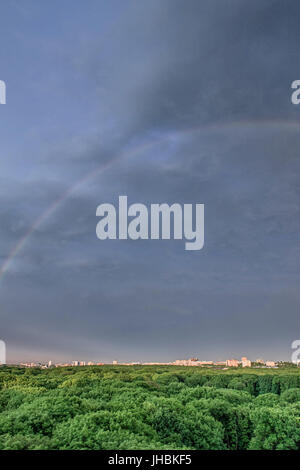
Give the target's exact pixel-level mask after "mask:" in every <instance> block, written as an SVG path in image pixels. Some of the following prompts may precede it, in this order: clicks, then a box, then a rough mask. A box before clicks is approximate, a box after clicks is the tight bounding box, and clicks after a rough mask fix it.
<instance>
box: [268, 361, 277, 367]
mask: <svg viewBox="0 0 300 470" xmlns="http://www.w3.org/2000/svg"><path fill="white" fill-rule="evenodd" d="M266 366H267V367H275V366H276V363H275V362H274V361H266Z"/></svg>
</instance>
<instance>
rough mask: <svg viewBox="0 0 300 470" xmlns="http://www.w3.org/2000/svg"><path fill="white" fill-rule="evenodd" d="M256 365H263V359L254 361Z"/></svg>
mask: <svg viewBox="0 0 300 470" xmlns="http://www.w3.org/2000/svg"><path fill="white" fill-rule="evenodd" d="M255 362H256V363H257V364H264V363H265V361H264V360H263V359H256V361H255Z"/></svg>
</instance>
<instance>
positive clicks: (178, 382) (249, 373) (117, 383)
mask: <svg viewBox="0 0 300 470" xmlns="http://www.w3.org/2000/svg"><path fill="white" fill-rule="evenodd" d="M299 448H300V370H299V369H298V368H296V369H289V368H284V367H283V368H281V369H278V370H259V369H257V370H256V369H255V370H251V369H248V370H242V369H236V370H227V371H222V370H213V369H211V370H210V369H205V368H198V367H175V366H169V367H168V366H166V367H163V366H160V367H156V366H98V367H96V366H95V367H94V366H90V367H74V368H73V367H64V368H52V369H46V370H41V369H22V368H17V367H3V368H1V369H0V449H113V450H118V449H232V450H235V449H278V450H280V449H294V450H297V449H299Z"/></svg>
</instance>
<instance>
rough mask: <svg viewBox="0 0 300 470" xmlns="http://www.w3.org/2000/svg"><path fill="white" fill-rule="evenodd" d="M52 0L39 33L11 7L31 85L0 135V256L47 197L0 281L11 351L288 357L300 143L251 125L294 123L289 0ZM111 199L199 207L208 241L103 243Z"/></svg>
mask: <svg viewBox="0 0 300 470" xmlns="http://www.w3.org/2000/svg"><path fill="white" fill-rule="evenodd" d="M65 2H66V3H65V7H61V6H60V4H58V3H56V2H54V5H53V7H51V8H49V7H47V9H48V11H47V13H48V14H49V15H50V18H51V21H50V23H49V22H48V23H47V24H48V26H47V28H49V29H46V31H43V30H42V29H39V26H38V22H41V24H42V23H43V21H44V16H43V11H42V10H40V9H35V7H34V3H32V2H31V3H29V6H28V8H29V9H30V8H31V9H33V12H34V15H33V16H32V15H31V16H26V15H24V14H23V13H22V14H21V13H20V15H21V19H18V21H21V24H20V25H19V30H20V31H21V36H22V37H23V43H24V44H25V46H24V54H25V56H26V57H27V58H28V60H29V62H30V64H31V67H32V69H31V70H32V72H31V77H34V83H35V84H36V87H35V88H32V95H31V98H32V102H31V106H30V108H29V109H30V112H29V116H28V118H27V121H28V122H27V123H26V124H27V126H26V128H28V133H27V134H26V133H25V134H24V136H23V135H20V136H19V139H18V141H17V143H15V142H14V141H13V139H12V138H11V137H9V135H10V134H9V132H8V134H7V135H8V137H6V140H4V143H5V146H6V147H7V148H8V149H9V151H10V154H11V155H12V158H10V160H9V161H6V162H5V167H4V171H3V176H2V179H3V185H1V187H0V194H1V201H2V203H1V208H0V222H1V224H0V236H1V238H0V257H1V259H2V260H4V259H6V257H7V255H8V253H9V252H10V250H11V249H12V247H13V246H14V244H15V243H17V241H18V240H19V239H22V238H23V237H24V235H26V233H27V232H28V230H29V229H30V227H31V226H32V225H33V224H34V222H35V221H36V220H37V218H39V217H40V216H41V215H42V214H44V213H45V210H47V208H49V207H51V205H53V203H55V201H58V200H60V199H61V202H60V203H59V204H57V208H55V210H53V211H52V212H51V213H50V215H49V217H47V218H46V219H45V220H43V222H42V223H41V224H39V225H38V226H37V228H36V230H35V231H34V232H33V234H32V235H31V236H30V238H29V239H28V240H27V242H26V244H25V245H24V247H23V249H22V250H21V251H20V252H19V253H18V254H17V256H16V257H15V258H14V259H13V260H12V262H11V264H10V267H9V270H8V272H7V274H6V277H5V278H4V279H3V280H2V289H1V302H0V307H1V312H2V327H3V333H2V336H3V337H4V338H5V339H6V340H7V343H8V345H10V344H11V345H13V346H11V347H13V348H14V350H15V352H12V353H11V355H12V358H14V357H17V355H19V356H20V354H25V355H26V357H29V356H30V355H31V357H32V358H33V356H37V355H39V356H40V357H41V358H46V357H49V356H52V357H53V358H54V359H58V358H59V357H60V358H63V357H65V358H67V359H71V358H73V359H75V358H78V357H79V356H80V357H81V358H82V359H104V360H105V359H107V360H108V359H109V360H111V359H113V358H116V357H119V359H124V360H127V359H148V360H150V359H153V360H164V359H168V360H171V359H175V358H176V357H178V356H186V355H194V354H201V355H204V356H205V357H204V358H206V359H207V358H209V357H211V358H215V359H216V358H217V357H220V356H221V357H220V358H223V357H224V356H226V355H233V354H237V355H238V354H241V353H249V354H256V352H257V355H261V354H263V353H265V354H269V353H273V355H275V356H276V357H277V356H278V355H279V356H280V355H282V356H285V357H287V354H288V352H287V348H288V345H289V343H290V342H291V341H292V340H293V339H295V338H294V335H295V334H296V333H295V332H296V331H297V328H298V327H299V323H298V320H297V318H298V313H297V308H298V306H299V296H298V293H297V280H298V279H299V272H298V266H299V250H298V248H297V237H298V233H299V228H300V227H299V220H300V219H299V204H298V201H299V185H298V182H297V177H296V175H297V174H298V173H299V170H300V168H299V166H300V161H299V156H298V154H299V147H300V141H299V137H298V129H297V128H296V127H295V126H294V127H291V126H290V127H289V126H288V125H284V124H282V123H281V124H280V123H278V124H276V125H271V124H268V125H266V124H263V122H262V121H283V120H287V121H289V120H296V119H297V118H298V117H297V109H296V107H293V106H292V105H291V104H290V83H291V81H292V80H294V79H296V78H299V77H297V74H298V70H299V65H300V64H299V57H298V54H297V44H298V43H299V34H300V32H299V28H298V24H297V17H299V13H300V11H299V10H300V8H299V6H297V4H296V3H295V2H285V3H283V2H279V1H268V2H266V1H254V2H251V3H250V2H246V1H245V2H244V1H243V2H241V1H224V2H222V3H220V2H219V1H218V2H217V1H209V2H208V1H207V2H199V1H194V0H190V1H189V2H184V3H183V2H182V1H177V0H172V1H169V0H168V1H164V2H161V1H159V2H158V1H156V0H154V1H152V2H130V3H129V2H128V6H127V7H126V8H124V9H122V15H120V14H117V12H119V9H120V8H121V5H124V4H123V2H122V3H121V2H117V1H115V2H112V3H111V4H110V6H109V7H108V6H106V5H105V6H104V4H102V2H100V3H98V2H91V5H92V6H91V8H92V10H93V15H91V13H89V11H87V10H86V9H85V8H83V7H82V6H80V3H79V2H78V3H77V2H75V3H76V8H75V10H72V13H71V14H70V13H69V12H68V15H67V11H66V10H67V6H68V1H67V0H65ZM100 4H101V5H100ZM56 8H58V9H59V8H62V10H60V11H61V15H60V16H59V17H58V18H56V16H55V17H53V16H52V15H53V11H54V10H55V9H56ZM64 8H66V10H64ZM102 8H104V10H105V9H107V11H106V10H105V11H103V12H102ZM9 13H11V12H8V16H9ZM45 13H46V12H44V14H45ZM64 15H67V16H64ZM101 15H104V16H105V15H106V16H107V18H110V19H111V18H113V20H111V21H110V23H109V27H108V26H107V25H106V24H102V25H100V26H98V27H97V18H98V19H99V21H100V19H101V17H102V16H101ZM106 16H105V17H106ZM67 17H68V18H69V23H68V28H67V29H66V28H65V21H66V20H65V18H67ZM29 18H33V19H31V20H30V21H31V29H32V28H33V30H34V31H35V35H36V37H37V38H39V39H40V41H39V42H38V44H36V50H35V52H34V54H32V53H29V52H28V50H29V49H28V44H31V43H32V41H33V37H32V36H31V34H32V33H31V32H30V31H31V29H30V28H29V29H28V30H27V27H28V25H27V23H26V22H28V21H29ZM39 24H40V23H39ZM88 26H90V27H88ZM12 43H13V44H14V45H15V48H16V49H17V51H18V53H19V54H20V52H21V51H22V45H21V44H20V42H19V41H18V39H16V38H15V39H13V40H12ZM26 46H27V47H26ZM45 51H47V55H45ZM56 51H59V52H56ZM10 60H11V59H10ZM38 64H40V65H39V67H38ZM18 67H19V74H20V73H22V71H24V73H25V64H23V65H22V63H21V65H20V64H19V65H17V64H16V63H14V62H11V73H12V76H14V73H16V72H15V70H17V68H18ZM27 67H28V65H27ZM34 67H37V68H36V69H34ZM34 70H35V71H34ZM25 77H28V72H27V74H26V73H25ZM0 78H1V77H0ZM70 79H71V80H70ZM25 83H26V82H25ZM49 96H50V97H51V98H52V99H51V100H48V99H47V100H46V97H49ZM33 98H34V99H33ZM25 103H26V102H25ZM37 103H42V104H40V105H39V104H37ZM46 103H47V106H46V105H45V104H46ZM14 106H15V108H14V110H15V114H17V111H18V112H20V110H19V108H18V106H17V104H15V105H14ZM22 109H23V108H22ZM1 111H2V110H1ZM9 112H11V111H9ZM38 117H39V118H40V122H38ZM15 121H16V117H14V115H13V116H12V118H11V117H10V120H9V123H10V125H11V126H12V127H13V125H14V123H15ZM249 121H253V122H254V124H252V125H249V124H248V125H245V123H247V122H249ZM232 122H235V123H239V125H236V124H231V123H232ZM243 123H244V124H243ZM18 126H19V127H18V128H20V127H21V126H20V123H19V122H18ZM192 128H195V129H198V130H196V131H194V132H192V131H190V132H185V133H184V132H183V131H185V130H186V129H192ZM18 143H19V147H18ZM137 149H139V150H138V151H137ZM1 162H2V160H1ZM93 172H95V174H94V176H92V173H93ZM87 175H91V176H90V178H87ZM80 181H82V184H78V183H79V182H80ZM74 185H76V186H75V187H74ZM70 188H73V190H72V191H69V190H70ZM66 191H69V192H68V193H66ZM120 194H127V195H128V198H129V203H130V202H143V203H146V204H149V203H152V202H169V203H173V202H180V203H185V202H193V203H197V202H198V203H199V202H202V203H204V204H205V207H206V215H205V223H206V242H205V248H204V250H203V251H200V252H197V253H188V252H186V251H185V250H184V242H181V241H176V242H166V241H161V242H159V241H138V242H132V241H127V242H124V241H107V242H100V241H99V240H97V239H96V235H95V227H96V222H97V220H96V217H95V212H96V207H97V205H98V204H100V203H102V202H113V203H114V204H117V198H118V195H120ZM64 195H66V197H64ZM16 292H17V295H16ZM282 311H284V312H285V315H284V316H283V315H282ZM287 318H288V321H287ZM261 319H263V321H262V320H261ZM257 325H259V328H258V327H257ZM245 349H246V350H245ZM208 356H209V357H208Z"/></svg>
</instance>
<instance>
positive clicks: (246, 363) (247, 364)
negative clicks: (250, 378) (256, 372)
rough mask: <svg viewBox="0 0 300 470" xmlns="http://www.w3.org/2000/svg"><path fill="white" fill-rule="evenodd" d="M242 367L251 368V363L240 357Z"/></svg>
mask: <svg viewBox="0 0 300 470" xmlns="http://www.w3.org/2000/svg"><path fill="white" fill-rule="evenodd" d="M242 367H251V361H249V359H247V357H242Z"/></svg>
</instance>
